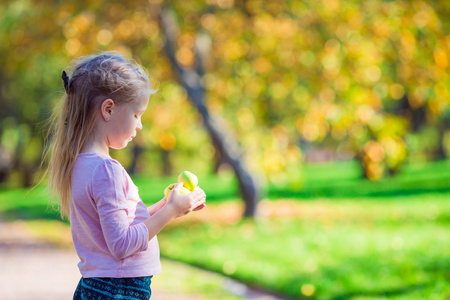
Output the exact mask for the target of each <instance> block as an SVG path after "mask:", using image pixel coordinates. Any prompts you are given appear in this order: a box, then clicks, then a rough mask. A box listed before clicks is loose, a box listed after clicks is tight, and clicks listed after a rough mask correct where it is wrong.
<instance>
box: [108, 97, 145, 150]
mask: <svg viewBox="0 0 450 300" xmlns="http://www.w3.org/2000/svg"><path fill="white" fill-rule="evenodd" d="M149 97H150V93H149V91H148V90H143V91H142V92H141V93H139V95H138V96H137V97H136V98H134V99H133V100H131V101H130V102H127V103H125V104H121V105H116V106H115V109H114V112H113V113H112V115H111V118H110V121H109V124H108V133H107V139H108V145H109V147H111V148H113V149H123V148H125V147H126V146H127V145H128V143H129V142H131V140H132V139H133V138H134V137H136V133H137V131H139V130H141V129H142V122H141V116H142V114H143V113H144V112H145V110H146V109H147V106H148V101H149Z"/></svg>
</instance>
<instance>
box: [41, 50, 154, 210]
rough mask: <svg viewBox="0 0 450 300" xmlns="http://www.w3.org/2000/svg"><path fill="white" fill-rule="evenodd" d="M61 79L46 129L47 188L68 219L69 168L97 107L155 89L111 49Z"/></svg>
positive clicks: (79, 64)
mask: <svg viewBox="0 0 450 300" xmlns="http://www.w3.org/2000/svg"><path fill="white" fill-rule="evenodd" d="M63 80H64V83H65V84H64V85H65V89H66V95H65V96H64V99H63V102H62V105H60V107H58V108H56V109H55V110H54V112H53V115H52V118H51V127H50V130H49V135H50V136H52V139H53V140H52V143H51V146H50V149H49V152H48V154H47V155H51V157H50V162H49V167H48V171H49V172H48V173H49V179H48V190H49V193H50V196H51V198H52V199H54V200H57V201H56V204H57V206H58V208H59V211H60V214H61V217H62V218H69V206H70V205H69V203H70V199H71V195H72V185H71V174H72V169H73V167H74V165H75V160H76V158H77V156H78V154H80V151H81V149H82V147H83V146H84V144H85V143H86V141H87V139H88V137H89V136H90V135H91V133H92V129H93V128H94V125H95V121H96V117H97V114H96V113H95V111H96V109H99V108H100V105H101V103H102V102H103V101H104V100H106V99H113V100H114V103H116V104H117V105H120V104H124V103H127V102H130V101H132V100H133V99H134V98H135V97H136V96H138V94H139V93H141V92H142V89H148V90H149V91H150V93H153V92H155V90H154V89H152V88H151V87H150V84H149V80H148V76H147V74H146V72H145V71H144V70H143V69H142V68H141V67H140V66H138V65H136V64H134V63H132V62H130V61H128V60H126V59H125V58H123V57H122V56H120V55H119V54H117V53H111V52H108V53H102V54H98V55H92V56H88V57H83V58H81V59H80V60H79V61H78V62H77V63H76V64H75V67H74V69H73V72H72V74H71V75H69V76H66V73H65V72H63ZM58 200H59V201H58Z"/></svg>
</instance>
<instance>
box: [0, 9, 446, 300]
mask: <svg viewBox="0 0 450 300" xmlns="http://www.w3.org/2000/svg"><path fill="white" fill-rule="evenodd" d="M162 15H163V16H168V17H170V20H171V22H172V23H170V24H169V25H171V26H172V27H173V28H172V29H173V30H171V31H168V30H167V26H168V24H167V23H166V24H164V23H163V22H161V16H162ZM449 30H450V2H448V1H419V0H411V1H407V0H403V1H402V0H392V1H382V0H368V1H339V0H323V1H290V0H289V1H277V0H270V1H259V0H207V1H160V0H148V1H100V0H99V1H74V2H68V1H50V0H40V1H27V0H19V1H1V2H0V137H1V139H0V187H1V188H0V213H2V215H3V219H4V220H6V221H12V220H15V219H24V220H28V221H33V222H35V221H36V220H42V222H45V221H46V220H47V221H48V220H50V219H52V220H57V214H55V213H54V212H52V211H51V210H50V211H49V210H48V209H47V203H48V198H47V197H45V195H43V193H42V191H43V190H44V186H45V178H44V180H43V181H42V182H41V184H38V186H37V187H35V189H34V190H33V192H32V193H28V192H27V191H29V188H30V187H33V186H35V185H36V184H37V182H39V180H40V179H41V178H42V171H39V166H40V164H41V162H42V154H43V152H44V151H45V149H46V147H47V144H46V140H45V139H46V131H45V123H46V121H47V120H48V118H49V116H50V114H51V112H52V110H53V108H54V107H55V106H57V105H58V103H59V102H60V101H61V99H62V97H63V95H64V88H63V83H62V80H61V72H62V70H68V71H70V65H71V63H72V62H73V60H74V59H76V58H77V57H79V56H82V55H89V54H94V53H98V52H100V51H118V52H120V53H121V54H123V55H125V56H127V57H130V58H133V59H134V60H135V61H136V62H137V63H139V64H141V65H142V66H143V67H144V68H145V69H146V70H147V71H148V73H149V75H150V77H151V79H152V83H155V84H158V85H159V91H158V93H157V94H155V95H153V96H151V99H150V103H149V107H148V110H147V112H146V114H144V116H143V123H144V124H143V125H144V130H143V131H141V132H140V133H139V134H138V137H137V138H136V139H135V141H133V143H132V144H130V145H129V146H128V147H127V148H125V149H123V150H120V151H113V152H112V156H113V157H114V158H116V159H118V160H119V161H120V162H121V163H122V164H123V165H124V167H125V168H127V170H128V171H129V172H130V174H133V178H134V179H135V181H136V183H137V185H138V186H139V188H140V191H141V197H142V199H143V200H144V201H145V202H146V203H148V204H151V203H153V202H155V201H156V200H159V199H160V198H161V197H162V190H163V189H164V187H165V185H167V184H168V183H171V182H172V181H174V179H175V178H176V176H177V174H178V173H179V172H180V171H182V170H185V169H186V170H190V171H192V172H194V173H196V174H197V175H198V176H199V179H200V186H201V187H202V188H203V189H204V190H205V191H206V192H207V194H208V199H209V201H210V203H211V204H210V205H208V209H205V210H204V211H202V212H201V213H198V214H197V215H195V216H192V217H188V218H186V220H185V221H183V222H181V221H180V222H175V223H174V224H173V225H172V226H169V227H168V228H167V229H166V230H165V231H163V232H162V234H161V238H160V239H161V248H162V249H161V251H162V254H163V255H164V256H166V257H168V258H171V259H175V260H179V261H183V262H186V263H189V264H192V265H196V266H200V267H202V268H206V269H208V270H213V271H216V272H220V273H223V274H225V275H227V276H231V277H234V278H237V279H239V280H241V281H243V282H246V283H249V284H252V285H255V286H258V287H262V288H265V289H268V290H270V291H273V292H276V293H278V294H280V295H283V296H284V297H291V298H295V299H297V298H299V299H301V298H317V299H350V298H352V299H353V298H355V299H356V298H358V297H361V299H366V298H371V297H373V298H377V297H378V298H381V299H384V298H396V297H397V298H399V299H400V298H401V299H412V298H414V297H417V298H422V299H424V298H428V299H432V297H435V299H445V298H446V297H448V296H449V295H450V285H449V284H448V282H449V281H450V274H449V271H448V270H450V256H449V254H448V251H445V250H444V249H447V250H448V249H449V247H450V239H449V235H450V234H449V231H448V228H449V227H448V225H449V221H450V204H448V197H449V196H450V172H449V170H450V162H449V160H448V157H449V155H450V105H449V104H450V77H449V70H450V33H449V32H450V31H449ZM168 32H170V33H171V34H173V35H172V36H168ZM167 41H172V42H173V43H172V46H173V48H171V49H172V51H173V53H170V51H171V50H170V49H169V50H168V48H167V47H166V46H165V45H167ZM171 54H172V55H173V57H174V58H175V60H173V61H171V60H170V59H169V57H170V55H171ZM180 70H182V71H185V72H190V73H189V74H191V75H190V77H189V78H191V79H192V78H193V79H192V80H197V82H198V83H199V84H200V85H199V89H200V90H202V91H204V97H201V98H200V100H201V102H202V104H203V105H204V107H205V108H206V110H207V112H208V115H209V116H210V117H211V119H212V120H214V122H215V124H220V128H222V130H223V132H226V133H227V134H226V136H225V135H224V136H223V137H224V138H225V137H226V138H227V139H231V141H230V142H229V143H228V144H231V145H234V146H236V145H237V147H238V150H239V151H238V152H239V156H238V158H239V161H240V162H241V163H242V165H243V166H244V168H245V170H246V171H247V172H248V173H249V174H251V176H252V178H253V179H254V182H256V185H257V188H258V191H259V193H258V200H259V205H258V210H255V211H254V213H255V217H254V218H243V217H242V214H243V213H242V212H243V205H244V204H243V201H242V196H241V193H240V189H241V188H242V186H240V185H239V184H238V181H239V180H238V179H236V178H237V177H236V174H235V169H233V168H232V166H230V164H229V161H227V158H226V156H225V155H224V153H223V151H220V150H219V149H218V148H217V144H215V143H214V142H213V141H212V139H211V135H210V132H209V131H208V130H207V129H206V128H205V126H204V121H205V119H204V114H201V113H200V112H199V111H198V107H196V106H194V105H192V103H193V102H192V97H191V96H190V95H189V94H188V93H187V91H186V87H187V86H186V83H183V80H181V79H180V78H181V76H180ZM225 144H227V143H225ZM234 150H235V149H234ZM230 151H231V150H230ZM44 167H45V161H44ZM158 197H159V198H158ZM52 222H53V221H52ZM58 222H59V221H58ZM49 224H50V223H49ZM51 224H53V223H51ZM63 224H65V226H67V222H66V223H63ZM45 228H47V227H45ZM48 228H52V226H50V225H49V227H48ZM44 231H47V232H51V230H49V229H46V230H44ZM180 249H183V251H180ZM378 298H377V299H378ZM206 299H207V298H206ZM433 299H434V298H433Z"/></svg>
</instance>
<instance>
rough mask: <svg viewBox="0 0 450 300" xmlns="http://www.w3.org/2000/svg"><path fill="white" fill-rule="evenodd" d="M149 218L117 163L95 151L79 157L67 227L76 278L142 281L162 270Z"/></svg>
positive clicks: (73, 175) (134, 189) (74, 174)
mask: <svg viewBox="0 0 450 300" xmlns="http://www.w3.org/2000/svg"><path fill="white" fill-rule="evenodd" d="M149 217H150V214H149V213H148V211H147V207H146V206H145V204H144V203H143V202H142V200H141V198H140V197H139V193H138V189H137V187H136V186H135V185H134V183H133V181H132V180H131V178H130V177H129V175H128V173H127V172H126V171H125V169H124V168H123V167H122V165H121V164H120V163H119V162H118V161H116V160H114V159H112V158H110V157H109V156H100V155H99V154H96V153H81V154H80V155H78V157H77V160H76V162H75V166H74V168H73V171H72V199H71V201H70V225H71V230H72V238H73V243H74V245H75V249H76V251H77V254H78V256H79V258H80V262H79V263H78V267H79V269H80V272H81V275H82V276H83V277H85V278H88V277H114V278H124V277H142V276H151V275H155V274H158V273H160V272H161V264H160V257H159V246H158V240H157V238H156V236H155V237H154V238H152V239H151V240H150V241H148V238H149V232H148V229H147V227H146V226H145V224H144V223H143V221H145V220H146V219H148V218H149Z"/></svg>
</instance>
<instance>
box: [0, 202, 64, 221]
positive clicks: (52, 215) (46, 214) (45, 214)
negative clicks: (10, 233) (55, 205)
mask: <svg viewBox="0 0 450 300" xmlns="http://www.w3.org/2000/svg"><path fill="white" fill-rule="evenodd" d="M1 217H2V220H3V221H4V222H12V221H15V220H36V219H44V220H58V221H61V216H60V215H59V213H58V212H57V211H55V210H53V209H52V208H51V207H49V206H48V205H33V206H18V207H15V208H12V209H8V210H5V211H3V212H1Z"/></svg>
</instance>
